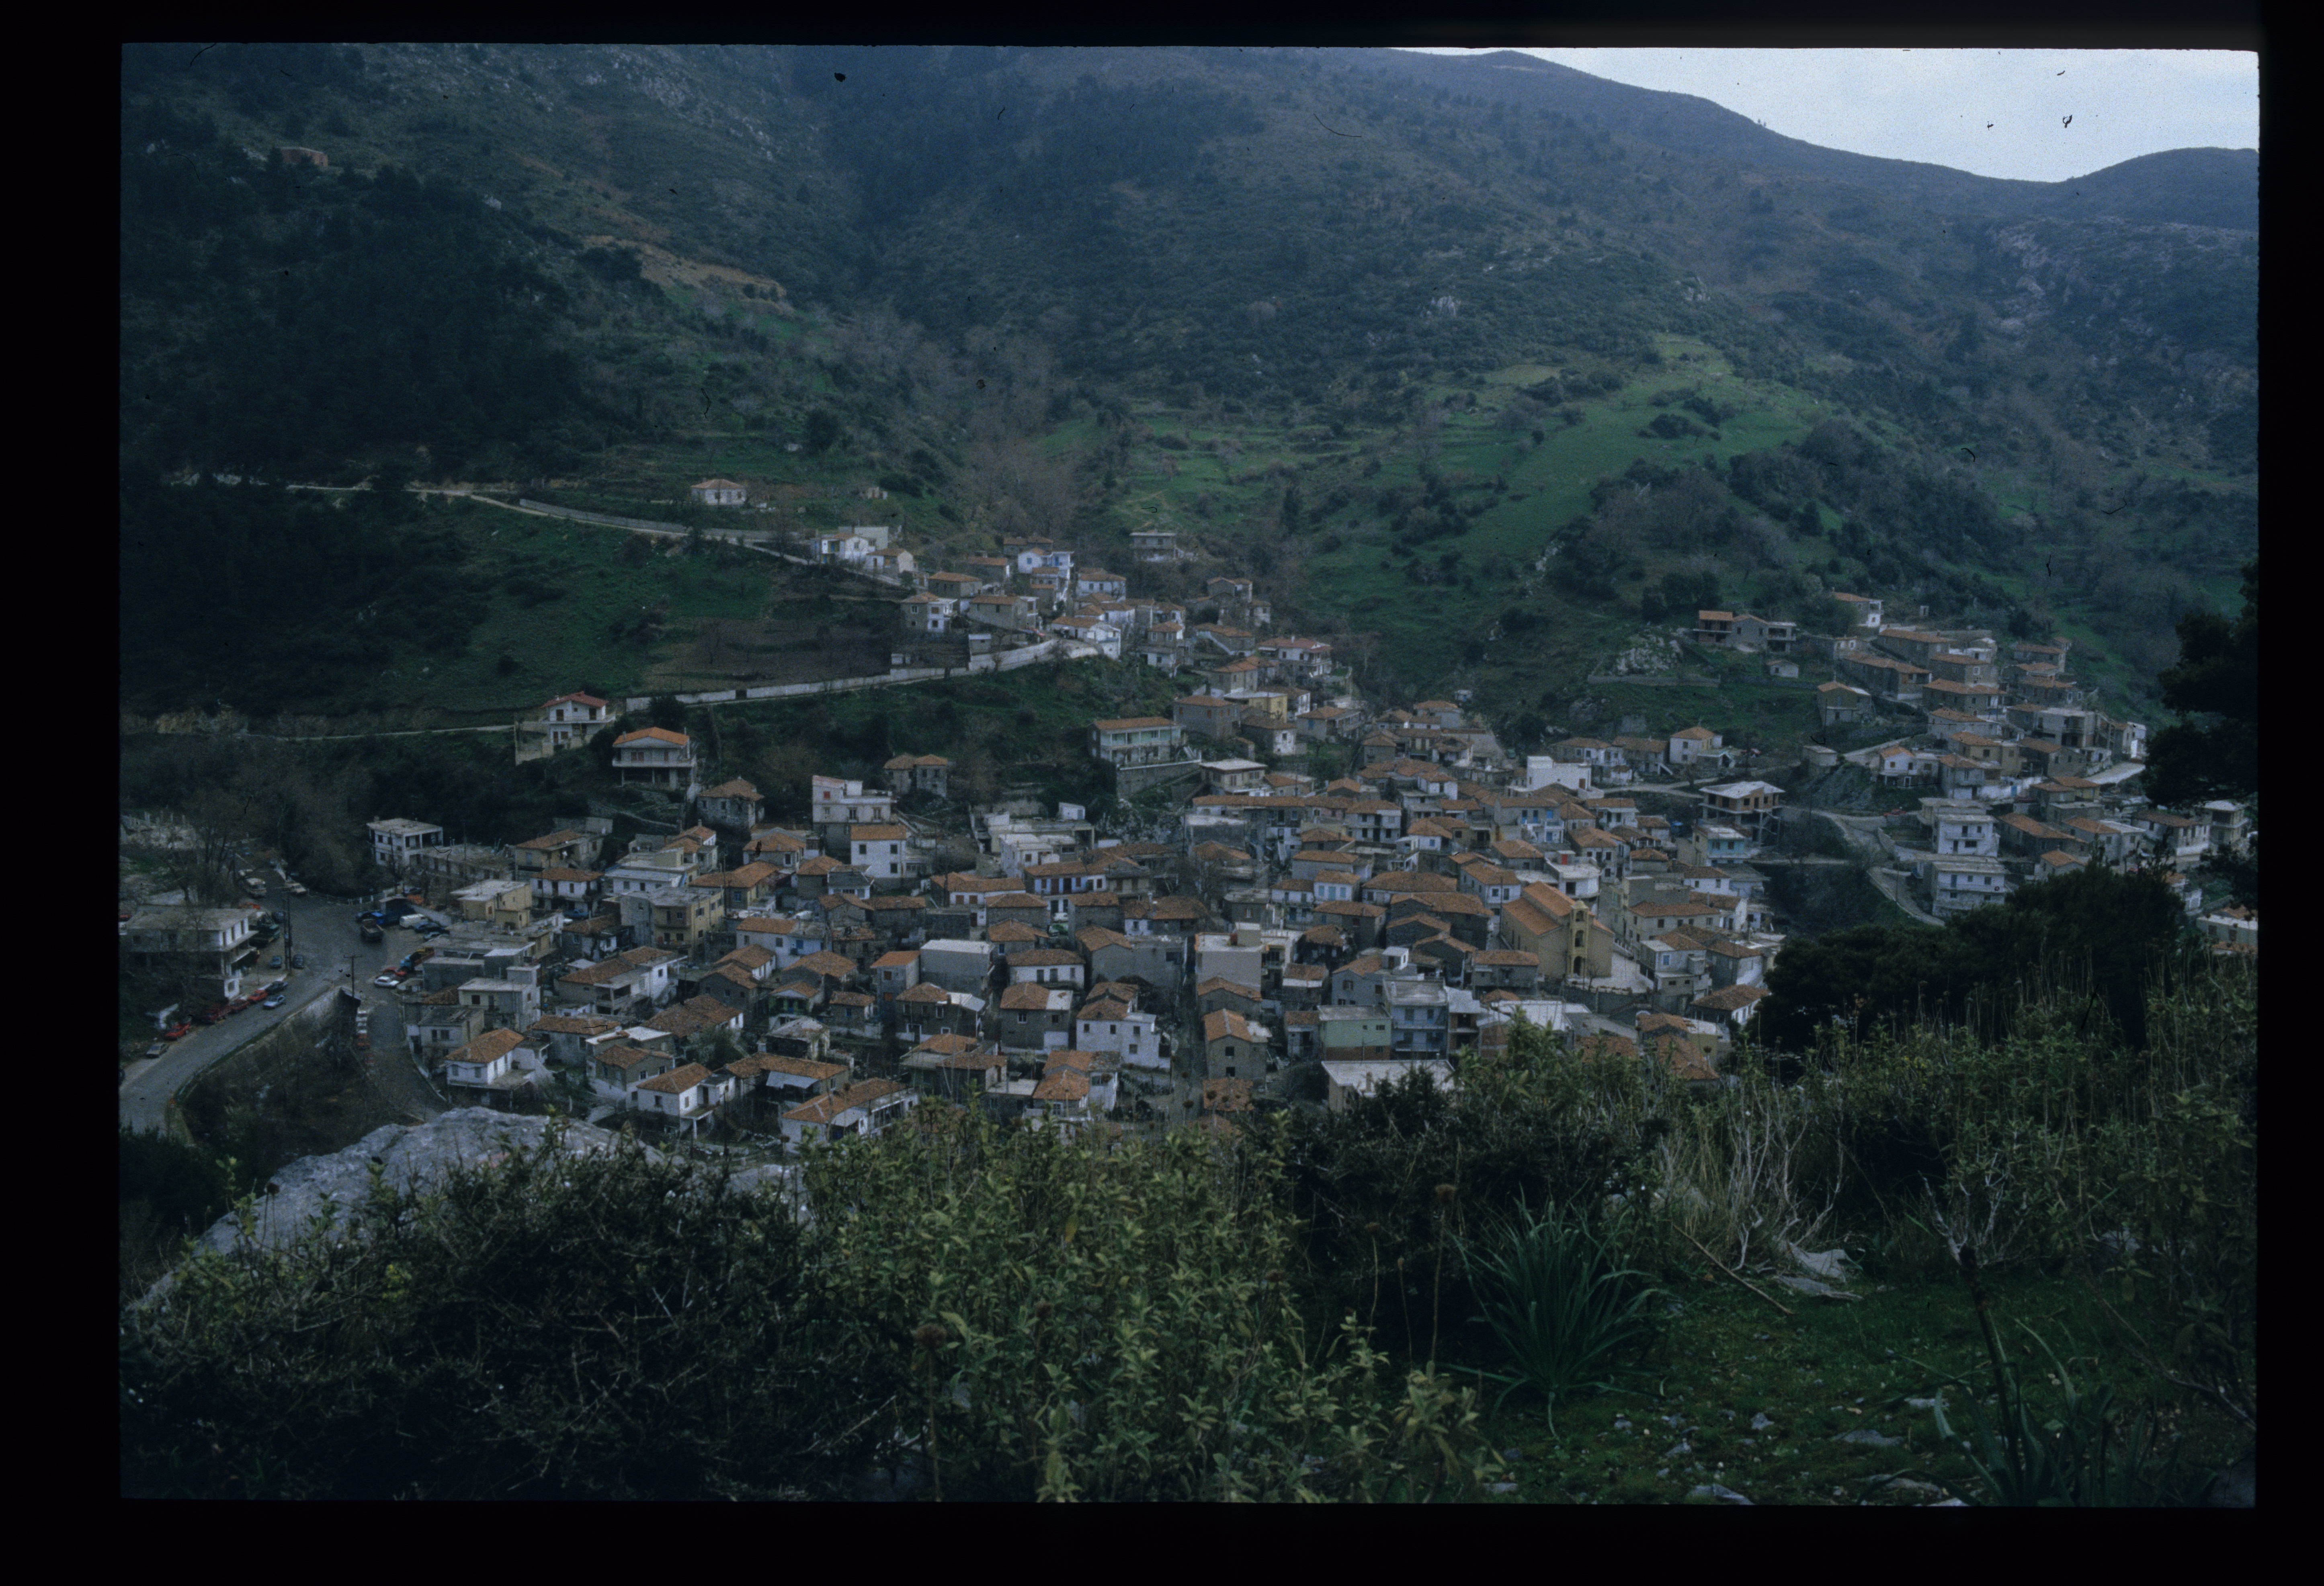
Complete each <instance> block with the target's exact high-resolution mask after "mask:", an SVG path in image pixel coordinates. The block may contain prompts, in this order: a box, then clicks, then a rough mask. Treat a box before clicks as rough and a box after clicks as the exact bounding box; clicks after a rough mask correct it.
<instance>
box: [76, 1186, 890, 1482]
mask: <svg viewBox="0 0 2324 1586" xmlns="http://www.w3.org/2000/svg"><path fill="white" fill-rule="evenodd" d="M835 1338H836V1335H835V1332H833V1330H832V1329H831V1326H830V1324H829V1320H828V1318H827V1317H826V1316H825V1315H824V1314H820V1313H819V1312H818V1308H817V1299H816V1291H815V1289H814V1287H813V1286H812V1285H811V1284H810V1283H809V1281H808V1273H807V1264H806V1261H805V1251H804V1248H803V1240H802V1236H801V1233H800V1231H799V1229H798V1223H797V1222H796V1220H795V1219H794V1217H793V1216H792V1214H791V1213H790V1210H789V1208H788V1207H787V1206H786V1205H784V1204H782V1203H780V1202H779V1201H778V1200H777V1199H776V1198H775V1197H774V1196H772V1195H770V1194H765V1193H754V1194H743V1193H739V1192H736V1191H734V1190H733V1189H732V1188H731V1187H729V1185H727V1183H726V1182H725V1180H724V1176H722V1175H719V1174H715V1173H710V1172H705V1171H703V1170H700V1169H696V1168H694V1167H691V1166H679V1165H674V1164H671V1163H667V1162H658V1161H655V1160H653V1159H651V1158H650V1157H648V1156H647V1155H646V1154H645V1153H644V1152H642V1151H641V1150H638V1149H635V1148H624V1149H622V1150H620V1151H617V1152H615V1153H613V1154H611V1155H607V1156H603V1157H577V1158H576V1157H567V1156H560V1155H558V1154H557V1153H556V1152H555V1150H554V1149H553V1148H552V1147H550V1146H547V1145H544V1146H543V1147H542V1148H539V1149H538V1150H534V1151H530V1152H521V1153H518V1154H515V1155H512V1156H511V1157H509V1158H508V1159H507V1160H506V1161H505V1162H503V1163H502V1164H500V1165H498V1166H493V1167H491V1168H476V1169H467V1170H463V1171H458V1172H456V1173H454V1174H453V1175H451V1176H449V1177H448V1178H447V1180H446V1181H445V1182H444V1184H443V1185H441V1186H440V1187H439V1188H438V1189H437V1190H435V1191H432V1192H429V1193H425V1194H414V1193H410V1192H406V1191H403V1190H399V1189H396V1188H394V1187H392V1186H391V1185H387V1184H385V1183H384V1182H381V1181H379V1180H377V1179H376V1178H375V1179H374V1185H373V1187H372V1191H371V1194H370V1195H369V1198H368V1199H367V1200H366V1202H365V1203H364V1205H363V1206H362V1207H361V1208H360V1209H359V1210H358V1212H357V1213H356V1215H355V1219H354V1221H353V1222H352V1224H351V1225H350V1226H349V1227H348V1228H347V1230H346V1231H345V1233H344V1235H337V1234H334V1233H332V1232H331V1231H329V1230H328V1229H327V1227H326V1226H317V1227H314V1228H311V1229H309V1230H308V1231H307V1232H306V1233H305V1234H304V1235H303V1236H302V1237H300V1239H299V1240H296V1241H295V1242H294V1243H293V1244H292V1245H291V1246H290V1247H289V1248H287V1249H281V1250H270V1249H264V1248H262V1247H259V1246H258V1245H257V1244H256V1243H255V1241H254V1240H248V1239H247V1237H246V1238H245V1244H244V1249H243V1250H241V1251H240V1252H238V1253H235V1254H231V1255H222V1254H217V1253H215V1252H206V1253H204V1254H201V1255H198V1256H197V1257H196V1258H195V1259H193V1260H192V1261H191V1262H189V1264H188V1265H187V1266H186V1267H185V1268H183V1269H182V1270H181V1271H180V1273H179V1275H178V1277H177V1280H176V1283H175V1285H174V1286H173V1287H172V1289H171V1292H170V1293H169V1294H168V1295H167V1296H165V1297H162V1298H160V1299H157V1300H155V1301H154V1302H152V1303H150V1304H148V1305H143V1306H140V1307H137V1308H134V1309H133V1310H130V1311H126V1312H124V1318H123V1326H122V1349H123V1368H122V1425H121V1457H122V1482H123V1489H124V1492H127V1493H133V1494H137V1495H142V1496H171V1495H176V1496H244V1497H259V1496H270V1497H283V1498H308V1497H314V1498H385V1497H399V1496H419V1497H449V1498H522V1497H541V1498H548V1497H585V1496H587V1497H605V1498H651V1497H667V1498H681V1497H683V1498H701V1497H711V1496H723V1497H746V1496H772V1495H776V1494H779V1493H785V1492H794V1493H796V1492H802V1491H813V1490H827V1489H828V1488H829V1484H830V1483H831V1482H832V1481H833V1480H835V1478H838V1477H840V1476H843V1475H844V1474H846V1473H848V1472H849V1471H852V1469H853V1464H854V1463H855V1462H857V1461H859V1460H860V1459H861V1458H862V1456H863V1455H865V1454H866V1453H868V1452H869V1451H870V1449H871V1443H872V1441H873V1440H874V1438H876V1436H877V1435H878V1434H877V1431H876V1430H874V1429H871V1428H870V1427H867V1426H866V1425H863V1424H862V1423H863V1406H864V1405H865V1403H866V1402H867V1401H869V1403H871V1404H873V1405H877V1404H879V1403H880V1402H881V1400H882V1399H883V1398H884V1397H891V1396H892V1395H893V1394H894V1393H895V1391H896V1390H897V1388H899V1386H900V1384H899V1382H898V1381H897V1380H895V1379H894V1378H895V1375H896V1374H894V1373H892V1372H890V1373H888V1374H886V1375H883V1374H882V1373H883V1371H884V1370H885V1369H886V1368H885V1362H884V1361H882V1360H878V1359H868V1360H867V1359H864V1358H862V1357H861V1356H858V1355H850V1354H843V1353H841V1352H839V1351H837V1350H835V1347H834V1346H835Z"/></svg>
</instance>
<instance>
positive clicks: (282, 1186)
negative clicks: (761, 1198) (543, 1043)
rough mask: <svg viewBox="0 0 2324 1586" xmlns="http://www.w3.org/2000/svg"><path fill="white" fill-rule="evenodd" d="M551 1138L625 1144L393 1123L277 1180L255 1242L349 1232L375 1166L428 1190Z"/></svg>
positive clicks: (458, 1116) (737, 1181) (239, 1233)
mask: <svg viewBox="0 0 2324 1586" xmlns="http://www.w3.org/2000/svg"><path fill="white" fill-rule="evenodd" d="M552 1130H553V1131H554V1132H553V1134H552ZM552 1138H553V1139H555V1141H556V1144H557V1149H558V1151H559V1152H561V1153H563V1154H565V1155H568V1156H575V1157H586V1156H598V1155H603V1154H604V1153H605V1152H608V1151H612V1150H613V1149H614V1148H617V1147H619V1146H620V1145H621V1144H622V1137H621V1136H620V1135H617V1134H614V1133H613V1132H612V1131H611V1130H603V1129H597V1128H594V1127H592V1126H591V1125H589V1124H586V1123H576V1122H571V1121H563V1122H559V1121H558V1120H551V1119H547V1118H525V1117H515V1116H512V1115H510V1114H508V1113H505V1112H495V1111H492V1110H491V1109H489V1108H485V1107H463V1108H459V1109H457V1110H455V1111H450V1112H446V1113H443V1114H441V1115H440V1116H438V1117H437V1118H434V1119H431V1120H429V1121H428V1122H426V1123H423V1124H416V1125H408V1124H390V1125H388V1126H387V1127H386V1128H384V1129H375V1130H372V1132H371V1133H369V1134H367V1135H365V1136H364V1138H363V1139H360V1140H358V1141H356V1142H355V1144H354V1145H352V1146H349V1147H348V1148H346V1150H344V1151H336V1152H333V1153H332V1154H331V1155H329V1156H327V1157H300V1159H299V1160H298V1161H296V1162H293V1163H291V1165H290V1166H287V1167H285V1168H283V1169H282V1170H281V1172H280V1173H277V1174H276V1175H274V1176H273V1177H272V1179H270V1180H268V1181H267V1184H266V1186H265V1189H264V1190H263V1192H262V1193H261V1194H259V1196H258V1197H257V1200H256V1202H255V1203H254V1206H253V1208H252V1220H251V1224H250V1231H249V1235H248V1237H249V1238H250V1239H251V1240H254V1241H255V1242H256V1243H258V1244H260V1245H262V1246H267V1247H276V1248H279V1247H281V1246H282V1245H285V1244H288V1243H289V1242H290V1241H291V1240H292V1239H294V1238H296V1237H297V1236H298V1235H299V1234H300V1232H302V1231H304V1230H305V1229H307V1228H308V1227H309V1225H310V1224H311V1223H312V1222H315V1221H316V1220H317V1219H318V1218H324V1219H327V1223H328V1226H330V1227H332V1228H333V1229H344V1228H345V1227H346V1225H347V1223H348V1222H350V1221H351V1220H352V1219H353V1217H354V1215H355V1211H356V1209H357V1208H358V1207H360V1206H361V1205H362V1204H363V1203H364V1198H365V1197H366V1196H367V1195H369V1194H370V1193H371V1175H372V1168H373V1166H374V1164H376V1165H377V1166H378V1168H379V1171H380V1173H381V1174H382V1175H383V1176H384V1177H385V1179H386V1181H387V1182H388V1183H389V1184H390V1185H393V1186H394V1187H396V1188H399V1189H405V1188H420V1189H427V1188H430V1187H432V1186H434V1185H439V1184H441V1183H443V1182H444V1181H445V1180H446V1179H447V1177H449V1176H451V1174H452V1173H453V1171H454V1170H455V1169H457V1168H461V1167H488V1166H492V1165H493V1164H494V1163H496V1162H501V1161H504V1160H506V1159H507V1158H508V1157H510V1156H511V1155H512V1153H516V1152H521V1151H530V1150H534V1149H537V1148H539V1147H540V1146H541V1145H542V1144H543V1143H544V1142H546V1141H548V1140H549V1139H552ZM639 1149H641V1150H643V1151H644V1152H645V1153H646V1155H647V1156H648V1157H652V1158H655V1159H657V1160H659V1158H660V1157H661V1155H662V1153H660V1152H659V1151H656V1150H655V1149H653V1148H651V1147H650V1146H641V1147H639ZM792 1171H793V1170H792V1169H790V1168H788V1167H782V1166H762V1167H751V1168H745V1169H743V1170H742V1171H740V1172H737V1173H735V1174H734V1175H733V1176H732V1178H731V1179H730V1180H729V1181H728V1182H729V1185H730V1187H732V1188H733V1189H737V1190H752V1189H759V1188H767V1187H773V1188H782V1187H784V1186H786V1185H788V1184H789V1183H790V1181H791V1176H792ZM244 1237H245V1236H244V1231H243V1226H242V1223H241V1222H240V1220H239V1218H238V1217H237V1215H236V1214H235V1213H227V1214H226V1216H224V1217H221V1218H219V1219H218V1220H217V1222H215V1223H213V1224H212V1225H211V1226H210V1229H209V1231H208V1232H206V1233H205V1234H203V1235H202V1237H201V1239H200V1240H199V1241H198V1244H197V1248H198V1249H210V1250H217V1251H221V1252H230V1251H233V1250H236V1249H242V1248H243V1244H244ZM170 1284H171V1278H168V1277H164V1278H163V1279H162V1280H161V1283H160V1284H158V1285H156V1286H155V1287H154V1290H153V1295H154V1296H158V1295H161V1294H162V1293H165V1292H166V1291H167V1289H168V1288H169V1286H170ZM148 1297H152V1296H148Z"/></svg>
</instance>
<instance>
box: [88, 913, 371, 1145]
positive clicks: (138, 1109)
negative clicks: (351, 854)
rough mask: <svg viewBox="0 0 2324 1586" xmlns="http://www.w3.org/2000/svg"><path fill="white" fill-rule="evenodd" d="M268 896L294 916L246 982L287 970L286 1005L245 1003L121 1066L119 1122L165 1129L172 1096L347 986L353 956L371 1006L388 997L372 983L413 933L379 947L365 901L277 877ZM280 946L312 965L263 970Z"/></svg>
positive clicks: (359, 986)
mask: <svg viewBox="0 0 2324 1586" xmlns="http://www.w3.org/2000/svg"><path fill="white" fill-rule="evenodd" d="M265 901H266V906H267V907H268V908H279V909H281V911H282V912H283V913H284V914H285V915H287V916H288V917H289V920H290V928H289V930H288V931H287V933H286V934H285V936H284V937H283V938H282V939H281V940H278V941H277V942H276V943H275V944H274V945H272V946H271V947H269V948H268V949H267V951H266V953H265V954H262V955H261V957H260V968H259V970H258V971H257V972H256V973H255V974H254V976H250V977H245V978H246V982H250V981H254V982H255V983H257V984H261V985H263V984H264V983H265V982H268V981H270V980H273V979H275V978H277V977H279V976H287V977H288V978H289V980H290V982H291V985H290V990H289V993H288V995H287V996H286V998H285V1000H284V1002H283V1005H282V1006H281V1007H280V1008H252V1009H247V1010H244V1011H243V1012H240V1013H236V1014H233V1015H230V1016H229V1017H227V1018H226V1019H220V1020H219V1021H218V1022H217V1023H216V1024H213V1025H197V1026H196V1027H195V1028H194V1032H193V1034H191V1035H189V1036H187V1037H185V1038H184V1039H182V1040H180V1041H177V1042H174V1043H172V1044H171V1047H170V1049H169V1050H168V1051H167V1052H165V1053H164V1054H163V1055H162V1056H160V1057H157V1058H153V1059H151V1060H144V1059H141V1060H140V1061H138V1062H135V1063H133V1064H131V1065H129V1066H128V1067H127V1068H126V1069H125V1070H124V1072H123V1075H122V1083H121V1121H122V1122H123V1123H124V1124H126V1125H127V1126H128V1127H129V1128H131V1129H134V1130H139V1131H141V1132H143V1131H146V1130H163V1131H165V1132H166V1130H167V1128H168V1117H169V1108H170V1102H171V1099H172V1098H173V1097H175V1096H176V1095H177V1093H179V1092H180V1090H182V1089H184V1088H185V1087H186V1085H188V1084H189V1083H191V1082H192V1081H193V1079H194V1077H195V1076H196V1075H198V1074H200V1073H201V1072H202V1071H203V1070H205V1069H207V1068H208V1067H209V1066H210V1065H212V1064H214V1063H216V1062H217V1061H218V1060H219V1059H220V1058H222V1057H224V1056H226V1055H227V1054H228V1053H231V1052H234V1051H235V1050H237V1049H239V1048H240V1047H244V1046H246V1045H248V1044H249V1043H250V1041H251V1040H252V1039H253V1038H254V1037H257V1036H259V1035H262V1034H263V1033H264V1032H265V1031H267V1030H270V1029H272V1028H274V1027H275V1026H276V1025H278V1024H281V1022H282V1021H283V1020H284V1019H288V1018H290V1017H291V1015H292V1014H294V1013H296V1012H298V1011H300V1010H301V1009H304V1008H306V1007H308V1006H309V1005H310V1004H312V1003H313V1002H314V1001H315V1000H316V999H317V998H318V997H324V996H328V995H332V994H334V993H336V992H337V991H339V990H340V989H342V988H343V987H346V986H347V985H348V984H349V983H350V982H349V978H348V967H349V964H350V963H351V962H352V964H353V966H354V970H355V977H354V981H353V984H354V986H355V990H357V991H360V992H361V993H362V994H363V995H364V998H365V999H366V1000H373V1005H374V1006H380V1005H382V1004H383V1003H384V1002H386V1001H387V1000H388V999H387V995H386V993H385V992H383V991H380V990H379V989H377V988H376V987H374V986H373V985H372V983H371V979H372V977H373V976H374V975H375V974H377V973H379V972H380V971H381V970H382V969H383V968H386V967H388V966H390V965H392V964H395V963H397V962H398V961H399V960H401V957H402V956H403V954H406V953H408V952H410V950H411V942H410V935H409V933H401V936H402V938H403V939H401V940H399V933H398V932H395V931H390V932H389V933H388V934H387V940H386V941H384V942H383V943H381V944H380V945H378V946H375V947H374V946H366V945H364V941H363V937H362V933H361V932H360V931H359V930H358V929H357V928H356V926H355V916H356V914H358V913H359V912H361V910H362V908H363V905H361V904H360V903H356V902H353V901H351V900H349V899H344V898H324V897H319V896H315V895H311V894H310V895H309V896H308V897H305V898H293V897H291V895H290V894H289V893H288V892H287V891H286V890H284V889H283V887H282V884H281V881H280V880H279V879H278V880H276V881H274V882H273V883H272V886H271V887H270V888H269V890H268V896H267V898H266V899H265ZM277 952H280V953H281V955H282V962H283V963H284V964H285V965H288V964H290V962H291V954H293V953H300V954H305V955H306V958H307V967H306V968H305V969H304V970H291V969H288V968H285V969H280V970H275V969H268V968H265V967H264V965H265V962H266V960H267V959H268V958H270V957H272V955H273V954H275V953H277ZM188 1011H191V1010H188Z"/></svg>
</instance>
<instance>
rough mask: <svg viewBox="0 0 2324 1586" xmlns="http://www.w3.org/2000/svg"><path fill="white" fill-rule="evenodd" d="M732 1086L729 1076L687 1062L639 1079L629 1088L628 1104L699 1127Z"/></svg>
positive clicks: (725, 1097) (727, 1095) (730, 1092)
mask: <svg viewBox="0 0 2324 1586" xmlns="http://www.w3.org/2000/svg"><path fill="white" fill-rule="evenodd" d="M732 1093H733V1081H732V1080H731V1079H727V1078H725V1077H724V1076H722V1075H719V1074H713V1073H711V1072H710V1070H708V1069H707V1068H705V1067H704V1066H703V1065H701V1064H699V1063H689V1064H687V1065H685V1066H684V1067H682V1068H673V1069H671V1070H670V1071H669V1073H667V1074H655V1075H654V1076H653V1077H652V1078H650V1079H645V1080H641V1081H639V1082H638V1083H637V1084H636V1085H635V1086H633V1087H632V1089H631V1092H630V1104H631V1105H632V1106H633V1107H635V1108H637V1109H638V1111H641V1112H651V1113H654V1114H656V1115H657V1116H659V1117H663V1118H668V1119H670V1120H674V1121H676V1122H679V1123H685V1124H689V1125H691V1126H692V1127H693V1128H695V1129H696V1130H699V1129H700V1128H701V1127H702V1120H704V1119H705V1118H707V1117H709V1116H710V1115H711V1113H712V1111H714V1110H715V1108H716V1107H717V1106H718V1104H719V1103H720V1102H724V1101H726V1100H727V1099H728V1098H729V1097H730V1096H731V1095H732Z"/></svg>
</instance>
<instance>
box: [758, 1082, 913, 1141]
mask: <svg viewBox="0 0 2324 1586" xmlns="http://www.w3.org/2000/svg"><path fill="white" fill-rule="evenodd" d="M918 1102H919V1097H918V1095H917V1094H916V1093H913V1092H912V1091H911V1090H909V1089H908V1088H907V1087H905V1086H903V1085H901V1084H899V1083H896V1082H895V1081H894V1080H892V1079H867V1080H861V1081H859V1082H857V1083H854V1084H852V1085H849V1086H848V1087H847V1088H846V1089H845V1090H843V1091H834V1092H832V1093H830V1094H828V1095H823V1096H817V1097H816V1098H815V1099H814V1100H813V1101H811V1102H806V1103H804V1104H803V1105H800V1106H798V1107H794V1108H792V1109H791V1110H790V1111H788V1112H786V1113H784V1114H783V1139H784V1140H786V1141H787V1142H788V1143H789V1144H791V1145H805V1144H807V1143H809V1142H812V1141H816V1140H832V1139H845V1138H846V1137H848V1136H849V1135H854V1134H862V1135H874V1134H878V1133H879V1132H880V1131H881V1130H882V1129H884V1128H886V1127H887V1126H888V1125H889V1124H890V1122H892V1121H894V1120H896V1119H897V1118H898V1117H900V1116H901V1115H902V1114H903V1113H905V1112H907V1111H910V1110H911V1108H912V1107H914V1106H915V1105H917V1104H918Z"/></svg>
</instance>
